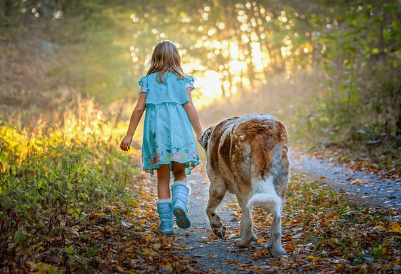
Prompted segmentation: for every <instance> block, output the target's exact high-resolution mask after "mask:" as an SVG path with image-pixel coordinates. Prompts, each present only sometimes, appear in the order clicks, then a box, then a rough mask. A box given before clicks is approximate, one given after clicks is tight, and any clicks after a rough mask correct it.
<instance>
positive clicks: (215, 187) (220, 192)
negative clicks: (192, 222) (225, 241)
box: [206, 180, 227, 238]
mask: <svg viewBox="0 0 401 274" xmlns="http://www.w3.org/2000/svg"><path fill="white" fill-rule="evenodd" d="M226 189H227V188H226V184H225V183H224V181H223V180H214V181H212V182H211V184H210V188H209V202H208V203H207V208H206V214H207V217H208V218H209V222H210V227H211V228H212V231H213V233H214V234H215V235H216V236H217V237H219V238H224V236H225V235H226V227H225V226H224V225H223V223H222V222H221V218H220V216H219V214H217V213H216V208H217V207H218V206H219V205H220V203H221V201H222V200H223V198H224V195H225V193H226Z"/></svg>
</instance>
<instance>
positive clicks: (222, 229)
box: [213, 225, 226, 239]
mask: <svg viewBox="0 0 401 274" xmlns="http://www.w3.org/2000/svg"><path fill="white" fill-rule="evenodd" d="M213 233H214V235H216V236H217V237H219V238H220V239H223V238H224V236H225V235H226V227H225V226H224V225H221V226H220V227H216V228H213Z"/></svg>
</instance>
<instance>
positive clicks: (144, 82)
mask: <svg viewBox="0 0 401 274" xmlns="http://www.w3.org/2000/svg"><path fill="white" fill-rule="evenodd" d="M139 85H140V86H141V89H140V90H139V92H138V95H140V94H141V93H142V92H145V93H146V91H147V87H146V86H147V81H146V76H144V77H142V78H141V80H139Z"/></svg>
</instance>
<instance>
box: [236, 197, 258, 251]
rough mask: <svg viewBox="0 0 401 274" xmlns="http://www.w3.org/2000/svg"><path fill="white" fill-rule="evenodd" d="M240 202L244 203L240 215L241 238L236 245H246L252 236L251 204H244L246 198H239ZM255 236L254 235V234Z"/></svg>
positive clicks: (249, 242)
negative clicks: (249, 205)
mask: <svg viewBox="0 0 401 274" xmlns="http://www.w3.org/2000/svg"><path fill="white" fill-rule="evenodd" d="M241 200H242V203H243V204H244V205H245V206H244V207H242V216H241V223H240V224H241V232H240V235H241V239H240V240H239V241H238V242H237V246H238V247H248V246H249V245H250V244H251V240H252V238H253V237H254V234H253V223H252V206H251V207H248V206H246V205H247V203H248V199H245V198H244V197H242V198H241ZM255 237H256V236H255Z"/></svg>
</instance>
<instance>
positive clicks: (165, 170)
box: [157, 165, 170, 199]
mask: <svg viewBox="0 0 401 274" xmlns="http://www.w3.org/2000/svg"><path fill="white" fill-rule="evenodd" d="M157 196H158V197H159V199H170V166H169V165H161V166H160V167H159V168H158V169H157Z"/></svg>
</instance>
